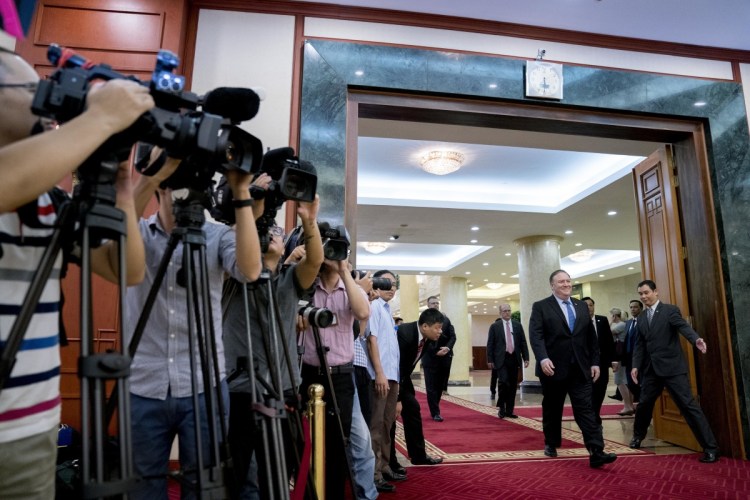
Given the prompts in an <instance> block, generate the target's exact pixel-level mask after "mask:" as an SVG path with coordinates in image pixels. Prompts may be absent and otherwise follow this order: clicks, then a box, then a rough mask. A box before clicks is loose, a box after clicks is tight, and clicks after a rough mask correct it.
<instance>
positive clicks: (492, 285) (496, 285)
mask: <svg viewBox="0 0 750 500" xmlns="http://www.w3.org/2000/svg"><path fill="white" fill-rule="evenodd" d="M484 286H486V287H487V288H489V289H490V290H497V289H498V288H502V287H503V284H502V283H487V284H486V285H484Z"/></svg>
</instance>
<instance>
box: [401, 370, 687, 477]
mask: <svg viewBox="0 0 750 500" xmlns="http://www.w3.org/2000/svg"><path fill="white" fill-rule="evenodd" d="M490 375H491V372H490V370H474V371H470V372H469V380H470V382H471V385H469V386H451V385H449V386H448V394H450V395H452V396H455V397H458V398H462V399H466V400H469V401H472V402H475V403H479V404H484V405H493V404H494V402H493V401H492V399H491V398H490V388H489V387H490ZM613 379H614V377H613V376H612V373H611V371H610V384H609V386H608V388H607V395H608V396H609V395H613V394H614V393H615V391H616V387H615V385H614V383H613V382H612V381H613ZM414 385H415V386H419V387H424V384H423V380H422V377H421V373H420V374H419V375H416V374H415V376H414ZM610 403H618V404H622V403H621V402H619V401H615V400H613V399H609V398H605V400H604V404H605V405H606V404H610ZM541 404H542V395H541V393H539V394H530V393H524V391H523V390H522V389H519V391H518V393H517V394H516V406H517V407H522V406H541ZM425 414H426V415H427V417H426V418H429V415H430V412H429V410H427V408H422V418H425ZM562 426H563V429H570V430H574V431H579V429H578V426H577V425H576V423H575V422H574V421H572V420H571V421H563V423H562ZM602 426H603V429H604V439H605V440H609V441H614V442H617V443H621V444H625V445H627V444H628V443H629V442H630V439H631V438H632V437H633V417H622V418H615V419H603V420H602ZM425 438H426V439H427V440H429V436H425ZM539 447H540V448H543V447H544V444H543V443H542V442H540V443H539ZM641 448H642V449H644V450H648V451H651V452H653V453H655V454H657V455H674V454H682V453H695V452H694V451H692V450H688V449H686V448H682V447H680V446H675V445H673V444H671V443H668V442H666V441H662V440H660V439H656V438H655V437H654V431H653V425H651V426H650V427H649V431H648V435H647V436H646V439H644V440H643V443H642V444H641ZM399 459H400V461H401V462H402V463H404V465H407V464H408V461H407V460H406V459H405V458H403V457H399Z"/></svg>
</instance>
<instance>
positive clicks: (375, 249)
mask: <svg viewBox="0 0 750 500" xmlns="http://www.w3.org/2000/svg"><path fill="white" fill-rule="evenodd" d="M362 246H363V247H364V249H365V251H367V252H369V253H372V254H375V255H377V254H379V253H383V252H385V251H386V250H387V249H388V243H383V242H381V241H366V242H364V243H363V244H362Z"/></svg>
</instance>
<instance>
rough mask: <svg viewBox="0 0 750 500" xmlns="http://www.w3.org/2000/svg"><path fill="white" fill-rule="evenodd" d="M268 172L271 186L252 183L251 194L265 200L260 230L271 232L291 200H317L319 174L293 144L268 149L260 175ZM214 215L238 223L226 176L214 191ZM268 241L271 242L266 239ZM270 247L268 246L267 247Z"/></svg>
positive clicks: (257, 222)
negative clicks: (295, 152)
mask: <svg viewBox="0 0 750 500" xmlns="http://www.w3.org/2000/svg"><path fill="white" fill-rule="evenodd" d="M262 173H266V174H268V175H269V176H270V177H271V179H272V181H271V184H270V185H269V186H268V188H267V189H260V188H257V187H255V186H250V196H251V197H252V198H253V199H255V200H261V199H262V200H265V201H264V209H263V214H262V215H261V216H260V218H259V219H258V220H256V221H255V224H256V226H257V228H258V234H259V235H260V236H261V245H263V244H264V242H263V238H264V237H266V236H267V234H266V233H267V232H268V228H269V227H271V226H272V225H273V224H274V221H275V220H276V213H277V212H278V210H279V208H281V206H282V205H283V204H284V202H285V201H287V200H295V201H306V202H311V201H315V192H316V190H317V185H318V176H317V173H316V172H315V167H314V166H313V165H312V163H310V162H307V161H305V160H300V159H299V158H297V157H296V156H295V155H294V149H293V148H289V147H284V148H277V149H272V150H270V151H267V152H266V154H265V155H264V156H263V161H262V162H261V165H260V169H259V171H258V172H257V174H256V176H258V175H260V174H262ZM211 216H212V217H213V218H214V219H216V220H219V221H221V222H224V223H227V224H234V220H235V217H234V209H233V207H232V191H231V189H230V188H229V185H228V184H227V182H226V178H222V179H221V180H220V181H219V184H218V186H217V188H216V190H215V191H214V193H213V208H212V209H211ZM266 244H267V243H266ZM266 249H267V247H266V246H264V250H263V251H265V250H266Z"/></svg>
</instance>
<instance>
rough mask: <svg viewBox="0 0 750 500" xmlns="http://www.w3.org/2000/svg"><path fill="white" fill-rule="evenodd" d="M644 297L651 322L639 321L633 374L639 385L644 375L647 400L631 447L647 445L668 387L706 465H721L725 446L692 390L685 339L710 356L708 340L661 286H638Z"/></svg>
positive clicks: (646, 283) (643, 392)
mask: <svg viewBox="0 0 750 500" xmlns="http://www.w3.org/2000/svg"><path fill="white" fill-rule="evenodd" d="M638 295H640V297H641V301H642V302H643V305H645V306H646V310H645V311H644V313H643V314H641V317H642V316H646V321H643V320H641V321H638V342H636V344H635V352H634V353H633V368H632V370H631V375H632V377H633V381H635V382H636V383H638V377H639V376H640V377H641V378H640V384H641V402H640V404H639V405H638V408H637V409H636V412H635V423H634V424H633V439H632V440H631V441H630V447H631V448H640V447H641V441H642V440H643V438H644V437H645V436H646V431H647V430H648V426H649V425H650V424H651V414H652V413H653V411H654V404H655V403H656V400H657V399H658V398H659V395H660V394H661V392H662V390H663V389H664V387H666V388H667V390H668V391H669V394H670V395H671V396H672V399H674V402H675V403H676V404H677V407H678V408H679V409H680V412H682V415H683V416H684V417H685V421H686V422H687V424H688V425H689V426H690V429H691V430H692V431H693V434H695V438H696V439H697V440H698V442H699V443H700V445H701V446H702V447H703V456H702V457H701V458H700V461H701V462H704V463H713V462H716V461H718V460H719V444H718V443H717V441H716V438H715V437H714V434H713V432H711V428H710V427H709V425H708V421H707V420H706V417H705V416H704V415H703V411H701V408H700V406H698V403H697V402H696V401H695V399H694V398H693V393H692V391H691V390H690V382H689V380H688V367H687V363H686V362H685V357H684V356H683V354H682V348H681V347H680V337H679V335H682V336H683V337H685V338H686V339H688V340H689V341H690V343H691V344H693V345H694V346H695V347H696V348H698V350H699V351H700V352H702V353H704V354H705V353H706V341H705V340H703V339H702V338H700V336H698V334H697V333H696V332H695V330H693V329H692V328H690V325H688V323H687V322H686V321H685V320H684V319H683V318H682V315H681V314H680V309H679V308H678V307H677V306H674V305H672V304H666V303H664V302H661V301H659V292H657V291H656V283H654V282H653V281H651V280H644V281H641V282H640V283H638Z"/></svg>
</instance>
